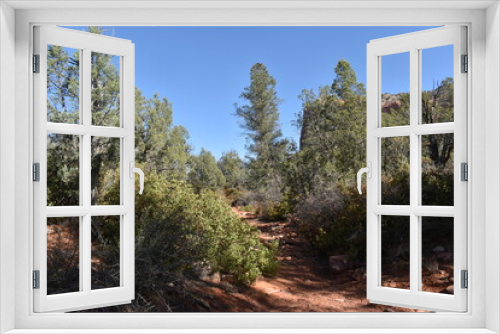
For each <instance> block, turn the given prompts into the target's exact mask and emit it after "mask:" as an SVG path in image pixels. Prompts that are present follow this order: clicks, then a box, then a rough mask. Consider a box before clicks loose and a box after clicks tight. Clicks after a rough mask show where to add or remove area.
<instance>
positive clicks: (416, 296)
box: [366, 26, 472, 312]
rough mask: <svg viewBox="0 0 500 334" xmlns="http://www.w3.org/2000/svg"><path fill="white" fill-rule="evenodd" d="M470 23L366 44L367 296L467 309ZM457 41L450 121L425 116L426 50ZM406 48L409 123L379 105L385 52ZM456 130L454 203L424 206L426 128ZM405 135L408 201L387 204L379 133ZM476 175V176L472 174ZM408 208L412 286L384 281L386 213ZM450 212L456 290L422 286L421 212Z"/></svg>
mask: <svg viewBox="0 0 500 334" xmlns="http://www.w3.org/2000/svg"><path fill="white" fill-rule="evenodd" d="M466 34H467V31H466V27H464V26H450V27H439V28H435V29H428V30H424V31H418V32H414V33H409V34H403V35H398V36H392V37H386V38H381V39H377V40H372V41H370V43H369V44H368V46H367V56H366V57H367V113H368V116H367V131H366V137H367V162H368V166H370V168H371V169H372V170H371V173H370V174H371V177H369V178H368V179H367V199H366V203H367V204H366V205H367V209H366V212H367V214H366V221H367V260H366V263H367V272H366V275H367V298H368V299H369V300H370V302H373V303H377V304H386V305H398V306H404V307H414V308H420V309H424V310H447V311H458V312H463V311H465V310H467V290H466V289H462V288H461V279H460V275H461V270H467V261H466V260H467V249H466V247H465V245H466V244H467V230H466V227H467V221H466V218H467V185H468V183H469V182H464V181H461V175H460V174H461V173H460V170H461V163H467V124H466V115H467V76H468V75H469V74H468V73H462V66H461V65H462V64H461V56H462V55H466V54H467V40H466ZM445 45H452V47H453V56H452V58H451V59H448V61H451V62H453V64H452V65H453V78H454V112H453V115H454V119H453V122H447V123H433V124H422V122H421V119H422V111H421V101H422V88H421V87H422V83H421V71H422V50H424V49H429V48H435V47H439V46H445ZM403 52H408V53H409V58H410V59H409V64H408V66H409V68H408V70H409V73H410V91H409V93H410V118H409V120H408V121H409V123H408V125H401V126H392V127H383V126H382V113H381V112H380V110H381V107H380V96H381V94H382V92H381V89H382V87H381V86H382V78H383V73H384V68H383V67H382V60H381V59H382V57H384V56H387V55H393V54H401V53H403ZM442 133H447V134H450V133H451V134H453V135H454V136H453V138H454V151H453V152H454V154H453V159H454V178H453V179H454V182H453V184H454V205H452V206H425V205H423V204H422V199H421V189H422V184H421V177H422V170H421V169H422V168H421V166H422V152H423V151H422V143H421V135H427V134H442ZM399 136H404V137H407V138H408V139H409V149H410V156H409V159H410V177H409V182H410V184H409V185H410V202H409V203H408V205H383V204H382V187H381V185H382V184H381V175H382V173H381V154H382V152H381V140H382V138H384V137H399ZM471 182H472V180H471ZM389 215H393V216H404V217H407V218H408V223H409V232H410V235H409V240H410V244H409V255H410V266H409V283H410V288H409V289H397V288H390V287H385V286H382V284H381V277H382V268H381V266H382V263H381V262H382V261H381V255H382V253H381V249H382V224H381V222H382V217H383V216H389ZM426 216H427V217H452V218H453V227H454V228H453V240H454V248H453V249H454V252H453V260H454V261H453V262H454V277H456V278H457V279H455V280H454V294H453V295H448V294H442V293H431V292H425V291H422V290H421V286H422V281H421V279H422V227H421V226H422V225H421V224H422V217H426Z"/></svg>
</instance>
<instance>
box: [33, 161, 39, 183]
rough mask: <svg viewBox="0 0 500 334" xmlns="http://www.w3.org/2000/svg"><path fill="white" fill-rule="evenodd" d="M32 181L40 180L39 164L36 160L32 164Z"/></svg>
mask: <svg viewBox="0 0 500 334" xmlns="http://www.w3.org/2000/svg"><path fill="white" fill-rule="evenodd" d="M33 181H35V182H40V164H39V163H38V162H36V163H34V164H33Z"/></svg>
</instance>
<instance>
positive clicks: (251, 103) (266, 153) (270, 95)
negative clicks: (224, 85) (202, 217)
mask: <svg viewBox="0 0 500 334" xmlns="http://www.w3.org/2000/svg"><path fill="white" fill-rule="evenodd" d="M240 98H243V99H245V100H247V102H248V103H247V104H246V105H243V106H238V105H237V106H236V115H237V116H239V117H240V119H241V122H240V126H241V128H242V129H243V130H244V131H245V134H246V135H247V146H246V148H247V150H248V153H249V154H248V156H247V159H248V160H249V164H248V171H249V181H250V182H249V187H251V188H254V189H265V188H267V187H268V186H269V181H270V180H272V179H274V180H276V179H277V178H279V174H280V168H281V164H282V163H283V161H284V159H285V156H286V149H287V146H288V141H286V140H284V139H283V138H282V133H281V129H280V125H279V110H278V105H279V104H280V103H281V100H280V99H279V98H278V96H277V92H276V80H275V79H274V78H273V77H272V76H271V75H270V74H269V72H268V70H267V68H266V66H265V65H264V64H261V63H256V64H255V65H253V66H252V68H251V69H250V86H248V87H246V88H245V89H244V91H243V93H241V95H240Z"/></svg>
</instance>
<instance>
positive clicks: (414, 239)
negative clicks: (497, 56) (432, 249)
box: [410, 48, 420, 294]
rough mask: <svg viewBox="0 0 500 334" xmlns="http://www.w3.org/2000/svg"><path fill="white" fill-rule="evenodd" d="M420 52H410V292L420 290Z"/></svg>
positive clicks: (413, 49)
mask: <svg viewBox="0 0 500 334" xmlns="http://www.w3.org/2000/svg"><path fill="white" fill-rule="evenodd" d="M419 73H420V66H419V50H418V49H415V48H412V49H411V50H410V127H411V129H412V132H411V133H410V208H411V211H412V213H411V215H410V291H411V293H412V294H413V293H415V292H418V290H419V285H418V283H419V280H418V273H419V263H420V254H419V239H420V236H419V233H418V232H419V221H420V218H419V217H418V216H417V215H416V214H415V212H414V209H415V208H416V206H418V204H419V196H420V182H419V179H420V168H419V160H420V159H419V155H420V152H419V146H420V145H419V136H418V135H417V134H416V133H415V132H414V131H413V130H414V128H415V127H416V126H417V125H418V123H419V122H418V117H419V97H420V92H419V82H420V78H419V77H420V74H419Z"/></svg>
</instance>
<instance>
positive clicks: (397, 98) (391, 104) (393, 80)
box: [380, 52, 410, 126]
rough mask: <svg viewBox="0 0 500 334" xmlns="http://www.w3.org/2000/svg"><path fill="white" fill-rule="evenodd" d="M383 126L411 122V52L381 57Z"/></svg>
mask: <svg viewBox="0 0 500 334" xmlns="http://www.w3.org/2000/svg"><path fill="white" fill-rule="evenodd" d="M380 58H381V60H380V63H381V69H380V73H381V94H382V96H381V99H380V107H381V113H382V117H381V118H382V126H400V125H409V124H410V53H409V52H404V53H397V54H393V55H387V56H382V57H380Z"/></svg>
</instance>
